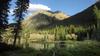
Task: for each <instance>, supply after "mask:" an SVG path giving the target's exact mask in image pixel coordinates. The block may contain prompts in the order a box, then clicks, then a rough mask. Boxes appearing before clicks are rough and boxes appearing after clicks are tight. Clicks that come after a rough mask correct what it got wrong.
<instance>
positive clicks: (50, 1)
mask: <svg viewBox="0 0 100 56" xmlns="http://www.w3.org/2000/svg"><path fill="white" fill-rule="evenodd" d="M15 1H16V0H13V1H12V2H11V8H10V13H9V22H10V23H12V22H14V21H13V20H12V19H13V18H14V17H13V16H12V14H13V10H14V8H15V6H16V5H15ZM95 2H96V0H30V3H29V8H28V15H31V13H32V12H33V11H37V10H50V11H62V12H64V13H65V14H66V15H70V16H72V15H75V14H77V13H79V12H81V11H83V10H84V9H86V8H88V7H89V6H91V5H92V4H94V3H95Z"/></svg>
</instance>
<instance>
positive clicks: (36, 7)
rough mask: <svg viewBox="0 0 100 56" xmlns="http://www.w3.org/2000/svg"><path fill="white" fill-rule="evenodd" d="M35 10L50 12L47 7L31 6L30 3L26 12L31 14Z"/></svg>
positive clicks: (40, 5)
mask: <svg viewBox="0 0 100 56" xmlns="http://www.w3.org/2000/svg"><path fill="white" fill-rule="evenodd" d="M36 10H51V8H49V7H48V6H46V5H43V4H32V3H30V4H29V8H28V11H29V12H33V11H36Z"/></svg>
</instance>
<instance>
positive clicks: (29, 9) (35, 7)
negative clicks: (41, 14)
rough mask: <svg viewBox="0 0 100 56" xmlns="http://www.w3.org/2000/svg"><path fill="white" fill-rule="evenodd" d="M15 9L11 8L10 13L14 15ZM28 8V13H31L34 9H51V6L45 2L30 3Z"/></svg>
mask: <svg viewBox="0 0 100 56" xmlns="http://www.w3.org/2000/svg"><path fill="white" fill-rule="evenodd" d="M13 10H14V9H10V13H9V14H10V15H13ZM27 10H28V14H31V13H32V12H33V11H36V10H51V8H49V7H48V6H46V5H43V4H32V3H29V8H28V9H27Z"/></svg>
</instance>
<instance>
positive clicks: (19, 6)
mask: <svg viewBox="0 0 100 56" xmlns="http://www.w3.org/2000/svg"><path fill="white" fill-rule="evenodd" d="M28 6H29V0H17V1H16V8H15V10H14V16H15V21H16V23H17V25H16V26H15V28H14V33H15V34H14V42H13V45H14V46H15V45H16V40H17V38H19V39H20V32H21V21H22V20H23V19H24V16H25V13H26V12H27V9H28Z"/></svg>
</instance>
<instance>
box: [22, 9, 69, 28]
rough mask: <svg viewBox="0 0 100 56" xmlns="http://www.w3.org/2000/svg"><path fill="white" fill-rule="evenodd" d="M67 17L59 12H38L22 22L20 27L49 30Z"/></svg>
mask: <svg viewBox="0 0 100 56" xmlns="http://www.w3.org/2000/svg"><path fill="white" fill-rule="evenodd" d="M68 17H69V16H67V15H66V14H64V13H63V12H60V11H56V12H52V11H45V10H40V11H36V12H33V14H32V15H31V16H29V17H28V18H27V19H25V20H24V21H23V23H22V25H24V27H26V28H41V29H42V28H45V27H49V28H50V27H52V26H53V25H54V24H57V23H58V22H59V21H61V20H64V19H65V18H68Z"/></svg>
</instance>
